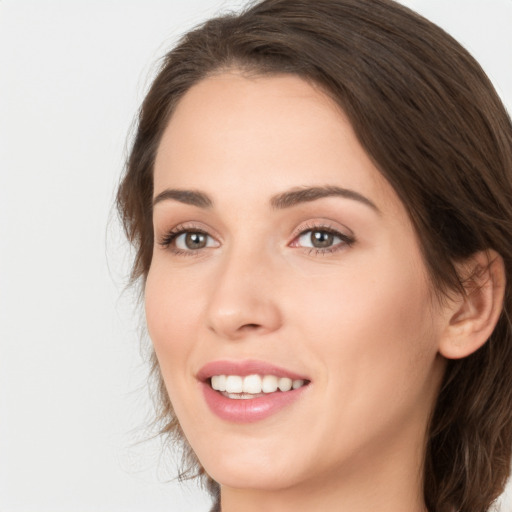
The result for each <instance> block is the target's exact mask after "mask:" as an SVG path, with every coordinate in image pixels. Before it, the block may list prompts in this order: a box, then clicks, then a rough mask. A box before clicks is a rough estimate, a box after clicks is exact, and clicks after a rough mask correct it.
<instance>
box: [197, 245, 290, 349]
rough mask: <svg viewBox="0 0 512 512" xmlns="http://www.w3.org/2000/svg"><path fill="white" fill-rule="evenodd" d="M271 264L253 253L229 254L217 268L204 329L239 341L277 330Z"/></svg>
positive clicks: (278, 318) (279, 319) (278, 313)
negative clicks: (206, 328) (206, 327)
mask: <svg viewBox="0 0 512 512" xmlns="http://www.w3.org/2000/svg"><path fill="white" fill-rule="evenodd" d="M275 278H276V275H275V271H273V270H272V265H271V263H270V262H268V261H266V260H265V258H263V257H258V255H256V254H247V253H246V254H245V255H243V254H240V253H239V254H234V253H233V254H232V255H231V257H229V258H226V259H225V260H224V261H223V262H222V264H220V265H219V268H218V269H217V275H216V279H215V280H214V283H213V291H212V293H211V296H210V300H209V302H208V307H207V326H208V328H209V330H211V331H213V332H215V334H216V335H217V336H219V337H222V338H224V339H229V340H240V339H243V338H244V337H247V336H250V335H264V334H269V333H272V332H274V331H276V330H278V329H279V328H280V326H281V324H282V314H281V311H280V308H279V306H278V302H279V297H278V296H277V295H278V293H277V291H276V288H275V287H274V283H275V281H276V279H275Z"/></svg>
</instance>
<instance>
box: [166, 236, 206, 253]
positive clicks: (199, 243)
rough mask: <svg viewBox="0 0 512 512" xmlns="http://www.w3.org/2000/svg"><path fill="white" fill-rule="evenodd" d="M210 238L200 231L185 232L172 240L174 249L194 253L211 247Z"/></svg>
mask: <svg viewBox="0 0 512 512" xmlns="http://www.w3.org/2000/svg"><path fill="white" fill-rule="evenodd" d="M210 239H211V237H210V236H209V235H207V234H206V233H203V232H201V231H185V232H184V233H181V234H180V235H178V236H177V237H176V238H175V239H174V244H175V246H176V249H180V250H184V251H194V250H198V249H204V248H205V247H211V246H212V244H211V243H210Z"/></svg>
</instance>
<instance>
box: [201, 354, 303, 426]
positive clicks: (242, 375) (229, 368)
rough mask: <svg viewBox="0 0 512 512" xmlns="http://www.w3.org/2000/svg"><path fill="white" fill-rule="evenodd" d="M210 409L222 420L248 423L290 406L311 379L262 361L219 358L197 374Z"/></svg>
mask: <svg viewBox="0 0 512 512" xmlns="http://www.w3.org/2000/svg"><path fill="white" fill-rule="evenodd" d="M197 378H198V380H200V381H201V384H202V388H203V396H204V398H205V400H206V403H207V405H208V407H209V408H210V410H211V411H212V412H213V413H214V414H215V415H217V416H218V417H220V418H221V419H223V420H225V421H229V422H235V423H248V422H253V421H259V420H262V419H265V418H267V417H269V416H271V415H273V414H275V413H277V412H278V411H280V410H281V409H283V408H284V407H288V406H290V405H291V404H292V403H294V402H295V401H296V400H298V399H299V397H300V396H302V394H303V392H304V391H305V390H306V389H307V388H309V387H310V384H311V379H308V378H307V377H306V376H304V375H300V374H298V373H296V372H292V371H289V370H287V369H284V368H279V367H277V366H274V365H272V364H269V363H266V362H261V361H252V360H251V361H242V362H237V361H216V362H212V363H208V364H207V365H205V366H204V367H203V368H202V369H201V370H200V371H199V373H198V375H197Z"/></svg>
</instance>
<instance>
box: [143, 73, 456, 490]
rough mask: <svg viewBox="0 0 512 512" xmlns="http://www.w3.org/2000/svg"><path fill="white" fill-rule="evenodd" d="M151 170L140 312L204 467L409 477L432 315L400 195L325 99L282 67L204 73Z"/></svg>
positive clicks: (432, 348) (423, 399) (220, 477)
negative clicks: (267, 72)
mask: <svg viewBox="0 0 512 512" xmlns="http://www.w3.org/2000/svg"><path fill="white" fill-rule="evenodd" d="M154 184H155V187H154V198H155V204H154V231H155V247H154V253H153V260H152V264H151V268H150V271H149V274H148V277H147V285H146V314H147V323H148V328H149V333H150V336H151V339H152V341H153V344H154V348H155V351H156V355H157V357H158V361H159V363H160V368H161V372H162V376H163V379H164V381H165V384H166V387H167V390H168V392H169V395H170V398H171V401H172V404H173V407H174V410H175V412H176V415H177V417H178V419H179V421H180V424H181V426H182V428H183V431H184V433H185V435H186V437H187V440H188V442H189V443H190V445H191V446H192V448H193V450H194V451H195V453H196V454H197V456H198V458H199V460H200V462H201V463H202V465H203V467H204V468H205V469H206V471H207V472H208V473H209V474H210V475H211V476H212V477H213V478H214V479H215V480H217V481H218V482H220V483H221V484H223V485H224V486H226V487H234V488H253V489H282V488H291V487H293V486H298V485H301V486H303V488H307V486H308V485H314V483H315V482H319V481H322V482H324V483H325V482H328V481H329V480H330V479H332V478H334V479H335V480H336V479H339V478H340V477H342V476H345V477H348V475H350V478H358V477H359V476H361V475H363V474H364V475H365V476H366V477H367V476H368V475H369V474H370V473H372V472H374V473H375V474H378V475H382V474H383V473H382V472H383V471H384V472H386V474H389V473H387V472H389V471H391V472H393V471H394V472H395V473H394V474H395V475H396V476H399V475H405V476H407V477H409V478H410V474H411V471H412V472H414V471H417V470H418V469H419V467H420V466H421V457H422V452H423V442H424V432H425V428H426V424H427V421H428V415H429V412H430V409H431V407H432V404H433V401H434V399H435V396H436V392H437V389H438V385H439V382H440V379H441V376H442V372H443V368H444V366H443V363H442V361H441V358H440V357H439V356H438V355H437V348H438V343H439V340H440V338H441V336H442V334H443V326H444V324H445V318H444V317H445V316H446V315H445V314H444V313H443V311H442V308H441V307H440V306H437V305H436V303H435V301H434V300H432V294H431V289H430V287H429V282H428V278H427V275H426V269H425V266H424V263H423V261H422V257H421V254H420V248H419V245H418V241H417V238H416V235H415V232H414V230H413V227H412V225H411V222H410V220H409V218H408V215H407V214H406V212H405V210H404V207H403V205H402V203H401V202H400V201H399V199H398V198H397V196H396V194H395V192H394V190H393V189H392V188H391V186H390V185H389V184H388V183H387V182H386V181H385V180H384V179H383V177H382V176H381V175H380V173H379V172H378V171H377V169H376V168H375V166H374V165H373V163H372V161H371V160H370V159H369V158H368V156H367V155H366V154H365V152H364V151H363V149H362V148H361V146H360V145H359V143H358V141H357V140H356V137H355V135H354V133H353V131H352V128H351V125H350V124H349V123H348V122H347V120H346V118H345V117H344V115H343V113H342V112H341V111H340V110H339V109H338V108H337V107H336V106H335V104H334V103H333V102H332V100H330V99H328V98H327V97H326V96H325V95H324V94H323V93H322V92H320V91H319V90H318V89H316V88H314V87H313V86H311V85H309V84H308V83H306V82H305V81H303V80H302V79H300V78H298V77H294V76H289V75H280V76H274V77H256V78H254V77H252V78H247V77H244V76H243V75H242V74H239V73H236V72H232V73H225V74H221V75H218V76H215V77H210V78H208V79H205V80H203V81H202V82H200V83H199V84H197V85H196V86H194V87H193V88H192V89H190V90H189V91H188V92H187V94H186V95H185V96H184V98H183V99H182V100H181V101H180V103H179V104H178V106H177V109H176V111H175V112H174V114H173V116H172V118H171V120H170V123H169V125H168V127H167V129H166V131H165V133H164V135H163V138H162V141H161V144H160V146H159V149H158V153H157V158H156V163H155V174H154ZM223 375H225V376H228V377H226V379H224V377H222V376H223ZM255 375H256V376H255ZM211 377H214V379H213V386H214V387H216V388H219V387H220V388H221V389H226V388H223V386H227V390H226V391H224V392H222V391H218V390H214V389H212V387H211V386H212V379H211ZM246 377H248V378H246ZM263 377H265V378H263ZM226 382H227V383H226ZM301 384H304V385H302V386H301ZM262 385H263V391H262V390H261V386H262ZM276 385H278V386H280V387H281V389H282V390H281V389H280V388H278V389H277V391H274V392H272V390H273V389H275V386H276ZM293 385H295V387H296V389H293V387H292V389H291V390H289V391H287V389H288V388H289V387H290V386H293ZM244 386H245V387H244ZM244 390H245V392H244ZM240 391H242V393H240ZM335 480H333V482H334V481H335Z"/></svg>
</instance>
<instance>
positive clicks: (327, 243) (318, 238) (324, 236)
mask: <svg viewBox="0 0 512 512" xmlns="http://www.w3.org/2000/svg"><path fill="white" fill-rule="evenodd" d="M310 238H311V245H312V246H313V247H316V248H318V249H323V248H325V247H331V245H332V244H333V242H334V235H333V234H332V233H328V232H327V231H311V235H310Z"/></svg>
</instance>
